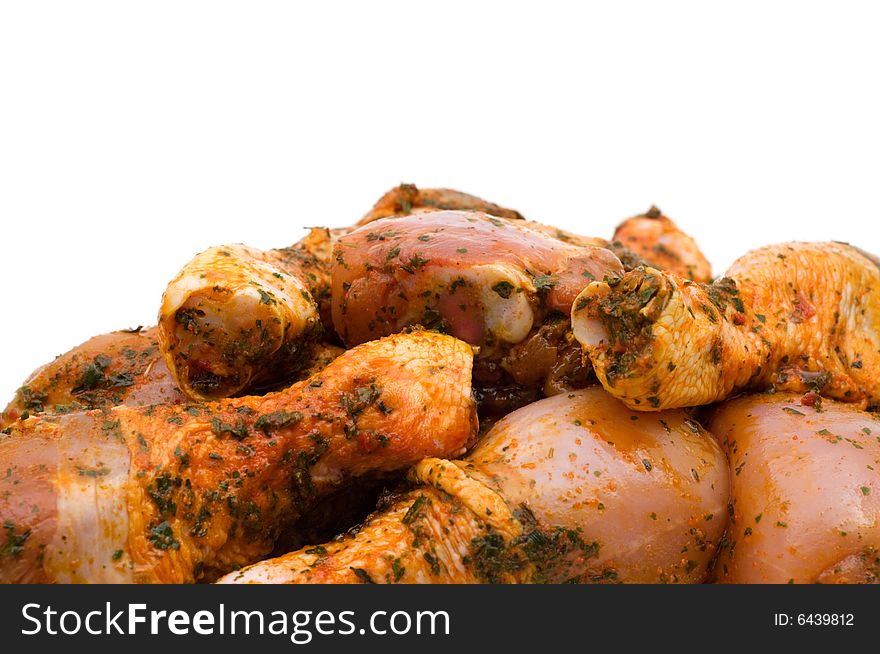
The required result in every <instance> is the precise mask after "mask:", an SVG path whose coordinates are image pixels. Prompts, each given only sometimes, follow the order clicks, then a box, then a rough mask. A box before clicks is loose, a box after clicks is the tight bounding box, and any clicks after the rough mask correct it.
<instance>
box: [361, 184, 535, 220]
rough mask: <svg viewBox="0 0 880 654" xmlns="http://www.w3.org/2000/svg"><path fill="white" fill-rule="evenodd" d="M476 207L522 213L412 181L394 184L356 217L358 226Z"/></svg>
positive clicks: (514, 214)
mask: <svg viewBox="0 0 880 654" xmlns="http://www.w3.org/2000/svg"><path fill="white" fill-rule="evenodd" d="M442 210H457V211H480V212H482V213H488V214H491V215H493V216H497V217H499V218H509V219H511V220H522V214H520V213H519V211H514V210H513V209H505V208H504V207H501V206H499V205H497V204H495V203H493V202H486V201H485V200H481V199H480V198H478V197H475V196H473V195H468V194H467V193H462V192H461V191H454V190H452V189H448V188H425V189H419V188H416V185H415V184H401V185H400V186H396V187H394V188H393V189H391V190H390V191H388V192H387V193H386V194H385V195H383V196H382V197H381V198H379V201H378V202H376V204H375V205H374V206H373V208H372V209H370V211H369V213H367V215H365V216H364V217H363V218H361V219H360V220H359V221H358V223H357V224H358V226H360V225H366V224H368V223H371V222H373V221H374V220H379V219H380V218H389V217H391V216H408V215H410V214H411V213H414V212H419V211H442Z"/></svg>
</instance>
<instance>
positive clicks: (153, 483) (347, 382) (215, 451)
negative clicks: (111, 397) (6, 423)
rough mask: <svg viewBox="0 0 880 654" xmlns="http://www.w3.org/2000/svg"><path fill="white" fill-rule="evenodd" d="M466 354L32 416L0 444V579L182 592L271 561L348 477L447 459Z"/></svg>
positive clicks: (401, 339) (437, 340) (463, 410)
mask: <svg viewBox="0 0 880 654" xmlns="http://www.w3.org/2000/svg"><path fill="white" fill-rule="evenodd" d="M471 365H472V351H471V348H470V346H468V345H467V344H465V343H463V342H461V341H458V340H456V339H453V338H452V337H449V336H444V335H441V334H432V333H412V334H401V335H396V336H392V337H389V338H386V339H383V340H379V341H373V342H370V343H367V344H365V345H362V346H360V347H358V348H355V349H353V350H350V351H348V352H346V353H345V354H343V355H342V356H340V357H339V358H338V359H336V360H335V361H334V362H333V363H332V364H330V365H329V366H328V367H327V368H326V369H325V370H324V371H323V372H321V373H319V374H317V375H315V376H313V377H311V378H310V379H308V380H305V381H302V382H299V383H297V384H294V385H293V386H291V387H290V388H288V389H287V390H285V391H281V392H278V393H273V394H270V395H266V396H264V397H244V398H239V399H235V400H223V401H219V402H212V403H206V404H202V405H182V406H169V405H162V406H151V407H146V408H143V407H141V408H134V407H124V406H120V407H114V408H111V409H109V410H106V411H92V412H88V413H74V414H69V415H64V416H47V417H41V418H29V419H27V420H24V421H20V422H18V423H16V424H14V425H13V426H12V427H11V433H10V434H9V435H8V436H6V437H0V468H2V469H3V470H6V471H7V473H6V475H5V476H4V477H3V478H2V479H0V515H2V516H3V518H4V523H3V524H4V530H3V533H2V534H0V551H2V552H3V553H4V556H3V557H0V582H23V581H27V582H48V581H60V582H83V581H87V582H93V583H95V582H178V583H179V582H191V581H197V580H200V579H212V578H216V576H218V574H221V573H224V572H228V571H230V570H233V569H235V568H236V567H238V566H241V565H246V564H248V563H253V562H254V561H257V560H259V559H260V558H261V557H264V556H266V555H267V554H269V553H270V552H271V550H272V546H273V544H274V542H275V540H276V538H277V537H278V535H279V532H280V531H281V529H282V528H284V527H289V526H291V525H294V524H295V523H296V521H297V518H298V517H299V516H300V515H302V514H303V513H305V512H307V511H309V510H311V509H313V507H314V506H315V505H316V503H317V502H318V500H319V499H320V498H321V497H322V496H326V495H327V494H328V493H331V492H332V491H334V490H335V489H337V488H339V487H341V486H342V485H344V484H345V483H346V481H347V480H349V479H354V478H358V477H363V476H365V475H372V476H375V475H380V474H383V473H390V472H393V471H397V470H405V469H406V468H408V467H409V466H411V465H413V464H414V463H415V462H417V461H419V460H420V459H422V458H423V457H426V456H455V455H456V454H460V453H462V452H463V451H464V448H465V445H466V444H467V443H468V441H469V440H470V439H472V438H473V436H474V435H475V433H476V426H477V425H476V414H475V409H474V404H473V400H472V399H471V384H470V378H471Z"/></svg>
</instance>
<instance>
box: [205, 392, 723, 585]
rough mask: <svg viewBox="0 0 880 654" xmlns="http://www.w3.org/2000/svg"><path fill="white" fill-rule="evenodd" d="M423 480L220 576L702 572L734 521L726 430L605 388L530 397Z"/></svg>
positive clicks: (528, 576) (433, 465)
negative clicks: (295, 545)
mask: <svg viewBox="0 0 880 654" xmlns="http://www.w3.org/2000/svg"><path fill="white" fill-rule="evenodd" d="M410 478H411V480H412V481H413V482H414V483H415V484H416V487H415V488H414V489H413V490H411V491H408V492H404V493H402V494H401V495H399V496H398V497H397V498H395V499H393V500H391V501H390V503H389V504H388V505H387V506H385V507H383V508H380V509H379V510H378V511H377V512H376V513H375V514H373V515H372V516H371V517H370V518H369V519H368V520H367V521H366V523H365V524H363V525H361V526H360V527H359V528H357V529H355V530H353V531H352V532H351V533H349V534H347V535H344V536H342V537H340V538H338V539H336V540H334V541H332V542H330V543H326V544H324V545H318V546H312V547H305V548H303V549H301V550H299V551H296V552H292V553H290V554H287V555H284V556H281V557H278V558H276V559H270V560H268V561H263V562H261V563H257V564H255V565H252V566H250V567H247V568H244V569H243V570H240V571H238V572H233V573H230V574H229V575H227V576H226V577H224V578H223V579H222V580H221V581H223V582H226V583H358V582H374V583H499V582H504V583H526V582H549V583H559V582H564V581H580V582H612V583H619V582H641V583H650V582H671V583H696V582H700V581H703V580H704V579H705V577H706V575H707V571H708V568H709V565H710V561H711V560H712V558H713V556H714V554H715V552H716V547H717V545H718V543H719V541H720V540H721V537H722V534H723V532H724V528H725V525H726V516H727V512H726V511H727V502H728V469H727V462H726V460H725V458H724V454H723V453H722V451H721V448H720V447H719V446H718V444H717V442H716V441H715V439H713V438H712V437H711V436H710V435H709V434H708V433H707V432H706V431H704V430H703V429H702V427H700V425H699V424H698V423H696V422H695V421H693V420H691V419H690V418H688V416H687V414H685V413H684V412H683V411H666V412H663V413H659V414H650V415H647V414H641V415H638V414H634V413H633V412H632V411H630V410H629V409H627V408H626V407H625V406H624V405H623V404H622V403H620V402H619V401H617V400H615V399H614V398H612V397H611V396H610V395H608V394H607V393H606V392H605V391H603V390H602V389H601V388H598V387H593V388H589V389H585V390H581V391H576V392H573V393H571V394H564V395H557V396H554V397H552V398H547V399H544V400H541V401H539V402H536V403H534V404H531V405H529V406H527V407H524V408H521V409H519V410H517V411H515V412H513V413H511V414H509V415H508V416H506V417H505V418H503V419H502V420H501V421H500V422H498V423H497V424H496V425H495V426H494V427H493V428H492V429H491V430H490V431H489V433H488V434H486V436H485V437H484V438H483V439H482V440H481V441H480V442H479V444H478V445H477V447H476V449H474V450H473V451H472V452H471V453H470V454H469V455H468V456H467V457H466V458H465V459H464V460H460V461H449V460H444V459H439V458H428V459H425V460H423V461H421V462H420V463H418V464H417V465H416V466H415V467H414V468H413V469H412V470H411V472H410Z"/></svg>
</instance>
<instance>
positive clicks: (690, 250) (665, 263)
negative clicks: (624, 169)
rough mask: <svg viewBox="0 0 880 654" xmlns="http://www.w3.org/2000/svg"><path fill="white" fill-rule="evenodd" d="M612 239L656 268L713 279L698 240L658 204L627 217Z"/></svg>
mask: <svg viewBox="0 0 880 654" xmlns="http://www.w3.org/2000/svg"><path fill="white" fill-rule="evenodd" d="M612 240H613V241H618V242H620V243H621V244H623V245H624V246H626V247H628V248H629V249H630V250H632V251H634V252H636V253H637V254H638V255H640V256H641V257H642V258H644V260H645V262H646V263H647V264H648V265H650V266H651V267H653V268H658V269H660V270H665V271H667V272H671V273H675V274H676V275H679V276H680V277H684V278H685V279H690V280H693V281H695V282H702V283H708V282H710V281H712V266H711V265H710V264H709V261H708V259H706V257H705V256H704V255H703V253H702V252H701V251H700V248H699V247H698V246H697V243H696V241H694V239H693V238H692V237H690V236H688V235H687V234H685V233H684V232H683V231H681V230H680V229H679V228H678V225H676V224H675V223H674V222H672V220H670V219H669V218H667V217H666V216H664V215H663V213H662V212H661V211H660V210H659V209H658V208H657V207H651V208H650V209H648V211H647V212H646V213H643V214H641V215H639V216H633V217H632V218H627V219H626V220H624V221H623V222H622V223H620V225H618V226H617V229H616V230H615V232H614V237H613V239H612Z"/></svg>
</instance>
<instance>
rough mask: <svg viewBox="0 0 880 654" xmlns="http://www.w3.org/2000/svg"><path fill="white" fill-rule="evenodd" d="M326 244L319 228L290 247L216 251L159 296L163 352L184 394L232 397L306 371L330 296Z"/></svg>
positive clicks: (241, 247) (221, 248) (204, 397)
mask: <svg viewBox="0 0 880 654" xmlns="http://www.w3.org/2000/svg"><path fill="white" fill-rule="evenodd" d="M329 244H330V234H329V231H328V230H326V229H317V228H316V229H313V230H312V231H311V233H310V234H309V236H308V237H306V238H305V239H303V241H301V242H300V243H298V244H297V245H295V246H293V247H290V248H283V249H279V250H268V251H263V250H257V249H255V248H249V247H247V246H244V245H225V246H219V247H213V248H210V249H208V250H206V251H204V252H202V253H201V254H198V255H196V257H195V258H194V259H193V260H192V261H190V262H189V263H188V264H187V265H186V266H184V268H183V269H182V270H181V271H180V273H179V274H178V275H177V277H176V278H175V279H174V280H172V281H171V283H169V285H168V288H167V289H166V290H165V294H164V295H163V297H162V307H161V309H160V311H159V346H160V349H161V351H162V355H163V356H164V358H165V362H166V363H167V365H168V369H169V370H170V371H171V374H172V376H173V377H174V378H175V380H176V381H177V383H178V386H179V387H180V389H181V391H183V393H184V394H185V395H187V396H188V397H190V398H192V399H195V400H210V399H219V398H222V397H229V396H233V395H236V394H239V393H242V392H243V391H246V390H254V389H258V388H260V387H261V386H271V385H272V384H276V383H278V382H279V381H283V380H284V379H288V378H290V376H291V375H292V374H294V373H296V372H297V371H298V370H301V369H302V368H303V367H304V365H305V362H306V361H307V359H308V356H309V352H310V351H311V348H312V346H313V345H314V343H315V342H316V340H317V338H318V337H319V336H320V335H321V331H322V323H321V310H322V306H321V305H322V303H325V302H326V301H327V298H328V297H329V293H328V289H329V269H328V266H327V263H328V255H329V251H330V249H329V248H330V245H329Z"/></svg>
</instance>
